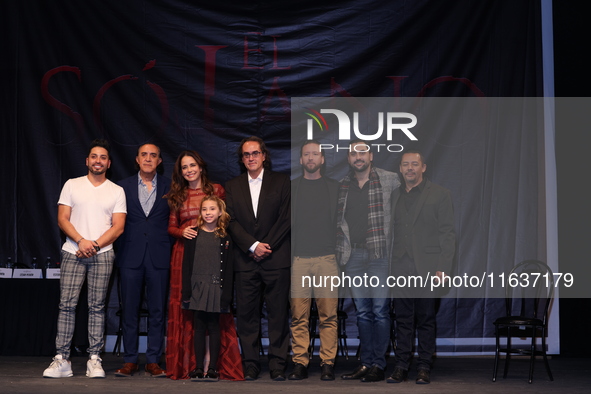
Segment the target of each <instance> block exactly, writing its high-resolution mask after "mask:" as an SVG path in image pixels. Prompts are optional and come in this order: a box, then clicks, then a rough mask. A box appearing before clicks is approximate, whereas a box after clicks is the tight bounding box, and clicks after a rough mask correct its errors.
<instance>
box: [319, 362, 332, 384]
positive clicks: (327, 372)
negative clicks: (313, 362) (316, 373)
mask: <svg viewBox="0 0 591 394" xmlns="http://www.w3.org/2000/svg"><path fill="white" fill-rule="evenodd" d="M321 368H322V374H321V375H320V380H334V366H332V365H330V364H322V367H321Z"/></svg>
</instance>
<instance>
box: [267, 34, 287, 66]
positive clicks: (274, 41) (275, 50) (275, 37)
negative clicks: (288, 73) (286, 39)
mask: <svg viewBox="0 0 591 394" xmlns="http://www.w3.org/2000/svg"><path fill="white" fill-rule="evenodd" d="M271 37H273V67H271V69H272V70H289V69H290V68H291V66H287V67H279V66H278V65H277V58H278V56H277V37H281V36H271Z"/></svg>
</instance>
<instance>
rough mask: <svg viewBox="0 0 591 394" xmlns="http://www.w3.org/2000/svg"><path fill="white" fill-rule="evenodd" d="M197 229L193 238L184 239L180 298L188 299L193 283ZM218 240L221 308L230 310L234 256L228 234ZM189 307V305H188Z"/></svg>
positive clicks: (232, 292) (232, 294) (232, 293)
mask: <svg viewBox="0 0 591 394" xmlns="http://www.w3.org/2000/svg"><path fill="white" fill-rule="evenodd" d="M201 231H202V230H199V233H198V234H197V237H195V238H193V239H185V251H184V255H183V289H182V300H183V301H186V300H190V299H191V295H192V293H193V284H192V283H191V277H192V276H193V262H194V259H195V245H196V244H197V238H198V237H199V234H201ZM217 239H218V240H219V242H220V287H221V288H222V299H221V305H220V307H221V309H222V310H227V311H229V310H230V306H231V305H232V299H233V296H234V291H233V287H232V278H233V275H234V256H233V253H232V241H231V239H230V237H229V236H226V237H224V238H217ZM189 309H191V307H190V306H189Z"/></svg>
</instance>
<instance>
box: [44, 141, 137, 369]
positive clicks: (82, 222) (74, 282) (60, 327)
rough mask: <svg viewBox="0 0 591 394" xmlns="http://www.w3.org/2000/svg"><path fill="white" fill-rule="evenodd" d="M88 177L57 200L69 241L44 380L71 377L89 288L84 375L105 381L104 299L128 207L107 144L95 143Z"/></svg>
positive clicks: (74, 182)
mask: <svg viewBox="0 0 591 394" xmlns="http://www.w3.org/2000/svg"><path fill="white" fill-rule="evenodd" d="M86 166H87V167H88V174H87V175H86V176H82V177H79V178H73V179H70V180H68V181H67V182H66V183H65V184H64V187H63V189H62V192H61V194H60V198H59V201H58V214H57V221H58V226H59V227H60V229H61V230H62V231H63V232H64V233H65V234H66V236H67V239H66V242H65V243H64V245H63V246H62V256H61V257H62V261H61V278H60V305H59V315H58V320H57V337H56V340H55V343H56V356H55V357H54V359H53V362H52V363H51V364H50V366H49V368H47V369H46V370H45V371H44V372H43V376H44V377H46V378H64V377H70V376H72V365H71V363H70V360H69V358H70V346H71V344H72V335H73V333H74V322H75V315H76V305H77V303H78V297H79V295H80V289H81V287H82V284H83V283H84V280H85V278H86V280H87V283H88V342H89V344H90V346H89V348H88V353H89V354H90V359H89V360H88V362H87V363H86V376H88V377H90V378H104V377H105V371H104V370H103V368H102V365H101V361H102V360H101V359H100V357H99V355H100V352H101V350H102V348H103V346H104V335H103V334H104V327H105V297H106V295H107V287H108V284H109V278H110V276H111V270H112V268H113V260H114V258H115V253H114V251H113V245H112V244H113V242H114V241H115V240H116V239H117V237H119V236H120V235H121V233H123V229H124V226H125V216H126V214H127V207H126V202H125V193H124V191H123V188H121V187H120V186H117V185H116V184H114V183H113V182H111V181H110V180H108V179H107V176H106V172H107V169H108V168H109V167H110V166H111V160H110V158H109V143H108V142H107V141H106V140H99V139H97V140H94V141H93V142H92V144H91V146H90V150H89V153H88V157H87V158H86Z"/></svg>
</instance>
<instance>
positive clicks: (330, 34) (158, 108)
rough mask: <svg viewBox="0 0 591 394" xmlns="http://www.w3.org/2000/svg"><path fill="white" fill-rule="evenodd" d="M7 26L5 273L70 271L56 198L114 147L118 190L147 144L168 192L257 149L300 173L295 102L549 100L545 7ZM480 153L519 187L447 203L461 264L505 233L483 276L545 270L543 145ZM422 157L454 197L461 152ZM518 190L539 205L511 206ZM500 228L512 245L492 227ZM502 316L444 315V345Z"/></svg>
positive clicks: (281, 4)
mask: <svg viewBox="0 0 591 394" xmlns="http://www.w3.org/2000/svg"><path fill="white" fill-rule="evenodd" d="M0 14H1V15H2V16H1V17H0V18H1V21H2V23H1V25H2V26H1V27H0V29H1V30H0V32H2V33H3V34H2V35H1V36H2V48H3V50H2V53H3V55H4V56H3V61H2V62H0V70H1V77H0V78H2V89H0V90H1V91H0V100H1V106H2V115H1V117H0V119H1V120H0V121H1V123H0V127H1V129H2V132H1V136H0V149H1V152H2V154H1V155H0V156H1V158H0V160H1V161H0V163H2V168H3V169H4V171H2V172H1V174H0V184H1V185H2V192H1V193H0V215H1V217H2V221H1V223H2V224H1V225H0V248H1V250H0V259H2V260H4V259H6V258H7V257H8V256H12V258H13V260H18V261H19V262H24V263H29V262H30V261H31V259H32V258H33V257H37V258H39V259H42V260H44V259H45V257H46V256H50V257H52V259H53V260H54V261H55V260H57V259H58V257H59V250H60V246H61V244H62V242H63V235H62V234H60V232H59V229H58V228H57V225H56V222H57V220H56V214H57V206H56V203H57V200H58V196H59V193H60V190H61V187H62V185H63V184H64V182H65V181H66V180H67V179H69V178H73V177H78V176H81V175H83V174H85V173H86V171H87V170H86V168H85V166H84V162H85V157H86V155H87V146H88V144H89V143H90V141H91V140H93V139H94V138H97V137H103V138H107V139H109V140H110V142H111V144H112V158H113V164H112V170H111V171H110V174H109V176H110V179H112V180H114V181H117V180H119V179H122V178H124V177H127V176H129V175H131V174H132V173H134V171H135V168H134V157H135V153H136V149H137V147H138V145H140V144H142V143H145V142H153V143H155V144H158V145H159V146H160V147H161V149H162V154H163V158H164V167H165V173H166V174H167V175H170V172H171V169H172V164H173V162H174V160H175V158H176V156H177V154H178V153H179V152H180V151H181V150H183V149H187V148H189V149H195V150H197V151H199V152H200V153H201V154H202V155H203V157H204V159H205V160H206V162H207V163H208V167H209V168H208V169H209V172H210V175H211V178H212V179H213V180H215V181H218V182H221V183H224V182H225V181H227V180H228V179H230V178H232V177H234V176H236V175H238V174H239V166H238V163H237V160H236V155H235V150H236V148H237V146H238V144H239V141H240V140H241V139H242V138H244V137H246V136H249V135H257V136H260V137H262V138H263V139H264V140H265V141H266V142H267V143H268V145H269V147H270V149H271V153H272V159H273V167H274V169H275V170H278V171H282V172H285V173H289V172H290V168H289V167H290V98H291V97H306V96H318V97H322V96H336V97H346V96H358V97H396V96H400V97H415V96H432V97H448V96H454V97H472V96H476V97H478V96H489V97H524V96H526V97H527V96H542V66H541V64H542V63H541V22H540V4H539V1H505V0H502V1H498V0H490V1H486V0H473V1H468V0H466V1H427V0H416V1H392V0H368V1H350V0H349V1H345V0H343V1H305V0H304V1H257V2H234V1H232V2H230V1H219V2H203V1H188V0H161V1H146V0H144V1H142V0H118V1H112V0H101V1H97V0H87V1H66V0H54V1H50V2H49V1H47V2H41V1H18V2H17V1H3V2H2V3H1V4H0ZM483 143H485V144H486V146H485V148H484V151H485V152H486V155H487V156H486V167H485V170H486V171H487V173H488V174H495V172H497V171H504V170H506V167H507V166H513V168H514V169H515V171H514V172H512V174H513V175H514V176H515V177H517V178H516V179H512V180H511V182H507V183H505V182H504V181H503V179H499V178H498V177H495V176H490V177H485V178H484V179H481V178H480V175H479V174H478V173H476V172H471V171H463V172H462V174H463V175H462V176H465V177H466V179H461V183H462V184H464V185H471V184H475V183H476V184H478V187H479V188H481V190H482V191H483V194H482V196H484V197H485V198H484V200H483V201H481V202H476V203H475V202H474V201H471V202H470V201H462V200H461V199H459V196H460V195H462V194H461V193H459V191H458V190H453V189H452V194H453V195H454V204H455V208H456V217H457V219H456V225H457V230H458V235H459V242H460V246H459V251H458V255H459V256H460V258H461V257H462V252H463V249H462V243H464V242H470V240H473V239H474V234H473V233H472V234H465V233H464V232H463V230H464V228H468V229H470V232H473V231H484V232H489V231H490V230H495V231H490V233H485V234H488V235H486V236H484V237H481V238H480V239H482V238H483V239H485V241H483V242H484V243H482V244H479V245H478V248H479V249H480V250H482V253H483V255H482V258H483V259H488V260H494V255H495V250H503V252H504V253H503V256H509V257H508V258H507V260H510V261H503V262H502V263H500V262H499V264H503V265H506V264H509V265H511V264H513V263H514V262H515V261H517V260H520V259H523V258H532V257H540V258H542V259H543V258H544V257H545V256H544V255H543V251H544V250H545V245H544V244H543V240H544V239H545V238H544V236H545V234H544V233H543V231H544V230H543V226H540V229H538V224H539V223H538V218H537V216H536V213H537V212H538V211H539V210H540V211H543V210H544V206H543V205H538V204H539V203H538V199H536V198H534V199H531V198H530V197H531V196H532V193H534V194H533V195H536V193H537V191H538V190H543V176H544V174H543V166H540V163H541V160H543V157H541V153H538V152H543V139H542V137H541V136H540V141H539V142H538V146H530V145H526V144H527V143H528V142H527V141H521V140H520V139H519V138H516V139H515V138H512V137H511V136H507V135H504V134H503V130H498V135H497V134H495V135H491V136H490V140H488V141H483ZM507 143H510V144H513V145H511V146H512V149H511V151H510V152H511V153H510V155H507V152H506V151H503V150H502V149H501V148H502V147H503V146H506V145H505V144H507ZM423 149H424V150H426V151H427V153H428V155H429V156H430V157H431V163H433V164H432V165H433V167H431V168H434V169H435V168H438V170H437V171H436V172H434V173H431V174H429V175H430V176H431V179H433V181H435V182H436V183H443V185H444V186H447V187H450V188H451V186H450V185H446V184H445V182H443V181H444V180H445V179H446V177H445V176H443V177H440V179H438V176H437V175H438V172H439V173H447V172H453V171H455V169H454V168H449V167H446V164H445V163H446V162H450V163H451V162H453V160H451V157H450V155H453V150H446V147H445V146H443V145H436V144H433V145H428V146H423ZM522 155H525V156H524V157H527V161H526V160H520V159H519V157H521V156H522ZM481 159H482V158H480V157H473V158H470V157H467V158H466V159H465V160H464V162H465V163H470V162H471V160H473V161H479V162H481ZM468 165H469V164H468ZM501 173H502V172H501ZM470 174H473V176H474V177H478V178H470V176H471V175H470ZM521 177H523V179H522V178H521ZM526 178H527V182H524V180H525V179H526ZM516 183H517V184H522V183H525V184H527V193H523V194H521V193H519V194H518V195H516V194H515V192H514V190H515V184H516ZM456 192H457V193H456ZM490 196H494V198H491V197H490ZM540 204H543V201H542V202H541V203H540ZM532 212H533V213H534V214H533V215H532ZM475 215H476V216H477V219H475ZM493 218H496V219H495V220H493ZM503 218H507V220H508V223H513V224H512V228H508V229H507V230H506V231H502V232H501V231H498V229H495V228H491V227H490V226H491V223H493V224H494V223H502V222H503ZM515 218H519V220H517V221H516V220H515ZM475 220H476V221H477V222H478V226H476V227H474V226H473V224H474V221H475ZM524 229H525V231H523V230H524ZM539 231H540V232H542V233H539ZM498 234H502V236H500V235H498ZM479 242H482V241H479ZM471 250H474V248H472V249H471ZM539 251H542V252H539ZM501 310H502V308H501V306H500V304H499V303H498V302H496V301H493V300H465V299H464V300H457V301H455V300H444V301H443V303H442V306H441V310H440V313H439V322H438V336H439V337H445V338H480V337H490V336H491V335H492V330H493V327H492V324H491V321H490V319H491V318H493V317H494V315H497V314H499V313H501ZM452 347H453V346H452ZM487 349H488V348H487ZM448 350H452V351H453V350H456V349H448ZM459 350H462V349H459ZM464 350H475V351H480V350H482V349H464Z"/></svg>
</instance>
